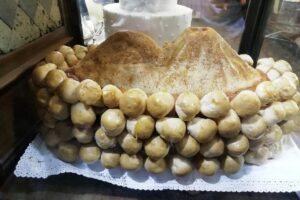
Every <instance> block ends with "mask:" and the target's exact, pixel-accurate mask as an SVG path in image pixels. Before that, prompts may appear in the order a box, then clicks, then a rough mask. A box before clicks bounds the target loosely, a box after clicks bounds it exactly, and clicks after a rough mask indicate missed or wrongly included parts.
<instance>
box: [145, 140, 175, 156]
mask: <svg viewBox="0 0 300 200" xmlns="http://www.w3.org/2000/svg"><path fill="white" fill-rule="evenodd" d="M144 149H145V153H146V155H147V156H148V157H150V158H151V159H153V160H159V159H161V158H164V157H165V156H166V155H167V154H168V153H169V149H170V146H169V144H168V143H167V142H166V141H164V140H163V139H162V138H161V137H159V136H155V137H152V138H150V139H148V140H147V141H146V143H145V145H144Z"/></svg>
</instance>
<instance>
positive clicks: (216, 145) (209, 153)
mask: <svg viewBox="0 0 300 200" xmlns="http://www.w3.org/2000/svg"><path fill="white" fill-rule="evenodd" d="M224 146H225V145H224V142H223V140H222V139H221V138H219V137H218V136H215V137H214V138H213V139H212V140H211V141H209V142H208V143H205V144H201V147H200V153H201V154H202V155H203V156H204V157H205V158H213V157H218V156H220V155H222V154H223V152H224Z"/></svg>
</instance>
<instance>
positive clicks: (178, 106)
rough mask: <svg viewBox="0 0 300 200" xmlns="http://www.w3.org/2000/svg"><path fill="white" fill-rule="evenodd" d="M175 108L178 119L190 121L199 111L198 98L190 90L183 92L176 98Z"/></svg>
mask: <svg viewBox="0 0 300 200" xmlns="http://www.w3.org/2000/svg"><path fill="white" fill-rule="evenodd" d="M175 110H176V113H177V115H178V117H179V118H180V119H182V120H183V121H191V120H192V119H193V118H194V117H195V116H196V115H197V114H198V113H199V112H200V100H199V98H198V97H197V96H196V95H194V94H193V93H191V92H183V93H181V94H180V95H179V96H178V97H177V99H176V103H175Z"/></svg>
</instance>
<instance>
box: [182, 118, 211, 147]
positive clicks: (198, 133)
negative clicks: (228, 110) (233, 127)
mask: <svg viewBox="0 0 300 200" xmlns="http://www.w3.org/2000/svg"><path fill="white" fill-rule="evenodd" d="M187 130H188V132H189V134H190V135H191V136H192V137H193V138H195V139H196V140H197V141H198V142H199V143H206V142H209V141H211V140H212V139H213V138H214V136H215V135H216V133H217V124H216V122H214V121H213V120H211V119H204V118H200V117H196V118H194V119H193V120H192V121H190V122H189V123H188V125H187Z"/></svg>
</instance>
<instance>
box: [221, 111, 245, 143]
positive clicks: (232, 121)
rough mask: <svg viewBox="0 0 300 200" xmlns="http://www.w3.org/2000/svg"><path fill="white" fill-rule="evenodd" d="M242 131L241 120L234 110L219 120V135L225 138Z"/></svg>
mask: <svg viewBox="0 0 300 200" xmlns="http://www.w3.org/2000/svg"><path fill="white" fill-rule="evenodd" d="M240 131H241V120H240V118H239V116H238V115H237V114H236V112H235V111H234V110H232V109H231V110H229V112H228V113H227V115H226V116H225V117H224V118H222V119H220V120H219V122H218V132H219V135H220V136H222V137H224V138H232V137H235V136H237V135H238V134H239V132H240Z"/></svg>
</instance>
